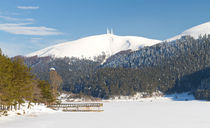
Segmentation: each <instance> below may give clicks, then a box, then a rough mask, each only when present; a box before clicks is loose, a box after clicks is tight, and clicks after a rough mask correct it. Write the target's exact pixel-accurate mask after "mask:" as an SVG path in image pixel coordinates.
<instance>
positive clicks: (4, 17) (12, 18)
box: [0, 15, 34, 21]
mask: <svg viewBox="0 0 210 128" xmlns="http://www.w3.org/2000/svg"><path fill="white" fill-rule="evenodd" d="M0 19H4V20H7V21H34V19H32V18H26V19H21V18H14V17H9V16H3V15H0Z"/></svg>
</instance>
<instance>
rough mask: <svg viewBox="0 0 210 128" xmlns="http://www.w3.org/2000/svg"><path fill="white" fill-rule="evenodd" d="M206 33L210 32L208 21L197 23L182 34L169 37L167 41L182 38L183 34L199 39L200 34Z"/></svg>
mask: <svg viewBox="0 0 210 128" xmlns="http://www.w3.org/2000/svg"><path fill="white" fill-rule="evenodd" d="M205 34H210V22H206V23H203V24H200V25H197V26H195V27H192V28H190V29H187V30H186V31H184V32H182V33H181V34H179V35H177V36H174V37H172V38H169V39H167V40H166V41H168V42H170V41H174V40H177V39H180V38H181V37H182V36H191V37H193V38H195V39H198V38H199V36H204V35H205Z"/></svg>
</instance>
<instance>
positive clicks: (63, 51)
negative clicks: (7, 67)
mask: <svg viewBox="0 0 210 128" xmlns="http://www.w3.org/2000/svg"><path fill="white" fill-rule="evenodd" d="M160 42H161V41H160V40H153V39H148V38H144V37H136V36H117V35H114V34H111V33H108V34H103V35H96V36H90V37H86V38H82V39H78V40H75V41H70V42H65V43H61V44H57V45H53V46H50V47H47V48H44V49H42V50H39V51H36V52H33V53H31V54H28V55H26V57H31V56H36V55H37V56H38V57H44V56H53V57H55V58H61V57H77V58H80V59H82V58H86V59H94V57H97V56H99V55H103V54H105V55H106V58H108V57H110V56H111V55H114V54H116V53H117V52H120V51H124V50H129V49H130V50H133V51H135V50H138V49H139V48H142V47H144V46H151V45H154V44H157V43H160Z"/></svg>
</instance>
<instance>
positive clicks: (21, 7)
mask: <svg viewBox="0 0 210 128" xmlns="http://www.w3.org/2000/svg"><path fill="white" fill-rule="evenodd" d="M17 8H18V9H23V10H36V9H39V6H18V7H17Z"/></svg>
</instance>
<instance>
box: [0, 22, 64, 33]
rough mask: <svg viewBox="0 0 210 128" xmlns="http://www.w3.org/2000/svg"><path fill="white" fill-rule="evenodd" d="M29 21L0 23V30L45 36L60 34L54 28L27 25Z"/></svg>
mask: <svg viewBox="0 0 210 128" xmlns="http://www.w3.org/2000/svg"><path fill="white" fill-rule="evenodd" d="M28 25H29V23H20V24H10V23H6V24H0V30H2V31H5V32H8V33H11V34H19V35H38V36H47V35H59V34H62V33H61V32H58V31H57V30H56V29H54V28H48V27H45V26H40V27H32V26H28Z"/></svg>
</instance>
